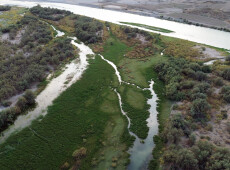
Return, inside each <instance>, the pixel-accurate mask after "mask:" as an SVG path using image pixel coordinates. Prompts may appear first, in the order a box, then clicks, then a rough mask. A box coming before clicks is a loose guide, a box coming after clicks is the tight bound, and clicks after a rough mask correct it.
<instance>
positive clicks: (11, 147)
mask: <svg viewBox="0 0 230 170" xmlns="http://www.w3.org/2000/svg"><path fill="white" fill-rule="evenodd" d="M115 81H117V80H116V79H114V70H113V69H112V67H111V66H110V65H108V64H107V63H106V62H104V61H103V60H102V59H100V57H96V59H95V60H91V61H90V66H89V68H88V69H87V71H86V72H85V73H84V76H83V77H82V78H81V80H80V81H78V82H77V83H75V84H74V85H72V86H71V87H70V88H69V89H67V90H66V91H65V92H64V93H62V95H61V96H59V97H58V98H57V99H56V100H55V101H54V103H53V105H52V106H51V107H49V109H48V114H47V116H46V117H44V118H42V121H34V122H33V124H32V125H31V126H30V127H29V128H26V129H24V130H23V131H21V132H19V133H18V134H16V135H12V136H11V137H10V138H8V140H7V141H6V142H5V144H3V145H1V146H0V150H1V159H0V167H1V168H3V169H18V168H19V167H20V169H33V168H34V167H36V168H37V169H58V168H60V167H61V165H63V164H64V163H65V162H66V161H67V162H69V163H70V164H72V163H73V160H72V156H71V155H72V153H73V151H74V150H76V149H79V148H81V147H85V148H86V149H87V156H86V157H85V159H83V160H82V163H81V168H82V169H89V168H91V167H92V162H91V161H92V159H93V157H95V162H96V163H95V164H97V163H99V162H100V158H101V159H105V158H107V155H106V154H108V155H109V157H117V158H120V159H118V161H117V167H118V169H124V167H125V165H126V164H127V162H126V161H127V157H128V154H127V153H125V151H126V150H127V146H128V145H129V142H130V140H131V138H130V136H129V135H128V133H127V129H126V119H125V118H124V117H123V116H122V115H121V113H120V109H119V105H118V100H117V96H116V95H115V92H113V90H112V89H111V87H112V86H113V84H114V82H115ZM111 126H112V127H113V128H111ZM108 127H110V128H108ZM111 138H112V139H114V140H111ZM122 141H125V143H123V142H122ZM111 146H112V147H111ZM103 155H105V156H103ZM104 162H105V164H103V165H101V166H102V167H107V166H108V167H110V165H111V162H112V161H111V159H109V160H108V162H106V161H104ZM93 164H94V163H93Z"/></svg>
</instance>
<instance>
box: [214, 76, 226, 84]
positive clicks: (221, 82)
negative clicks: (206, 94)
mask: <svg viewBox="0 0 230 170" xmlns="http://www.w3.org/2000/svg"><path fill="white" fill-rule="evenodd" d="M213 83H214V85H215V86H223V84H224V82H223V79H222V78H220V77H218V78H214V79H213Z"/></svg>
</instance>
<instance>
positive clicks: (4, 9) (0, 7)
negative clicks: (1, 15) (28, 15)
mask: <svg viewBox="0 0 230 170" xmlns="http://www.w3.org/2000/svg"><path fill="white" fill-rule="evenodd" d="M10 9H11V7H10V6H0V11H9V10H10Z"/></svg>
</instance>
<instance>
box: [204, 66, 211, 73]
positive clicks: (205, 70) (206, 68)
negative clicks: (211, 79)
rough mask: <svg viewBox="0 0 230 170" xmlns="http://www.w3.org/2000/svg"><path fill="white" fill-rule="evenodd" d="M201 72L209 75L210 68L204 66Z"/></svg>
mask: <svg viewBox="0 0 230 170" xmlns="http://www.w3.org/2000/svg"><path fill="white" fill-rule="evenodd" d="M202 71H203V72H204V73H211V71H212V70H211V67H210V66H209V65H204V66H203V67H202Z"/></svg>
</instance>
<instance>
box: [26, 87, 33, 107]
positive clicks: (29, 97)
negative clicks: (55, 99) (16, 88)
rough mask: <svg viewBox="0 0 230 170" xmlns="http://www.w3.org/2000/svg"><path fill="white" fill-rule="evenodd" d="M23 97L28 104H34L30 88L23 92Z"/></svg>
mask: <svg viewBox="0 0 230 170" xmlns="http://www.w3.org/2000/svg"><path fill="white" fill-rule="evenodd" d="M24 98H25V99H26V102H27V104H28V105H34V104H35V96H34V93H33V92H32V91H31V90H27V91H26V92H25V94H24Z"/></svg>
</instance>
